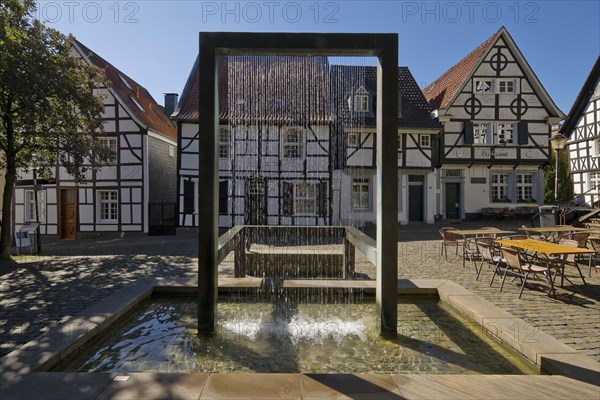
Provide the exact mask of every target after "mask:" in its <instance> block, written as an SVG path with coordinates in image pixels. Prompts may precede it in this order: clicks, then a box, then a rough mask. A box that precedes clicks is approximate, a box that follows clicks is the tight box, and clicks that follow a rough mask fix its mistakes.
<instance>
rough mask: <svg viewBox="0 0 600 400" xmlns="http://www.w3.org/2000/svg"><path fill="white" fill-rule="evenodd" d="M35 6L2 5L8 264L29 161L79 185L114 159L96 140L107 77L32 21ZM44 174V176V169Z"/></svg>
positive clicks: (0, 163) (0, 104)
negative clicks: (97, 91) (20, 179)
mask: <svg viewBox="0 0 600 400" xmlns="http://www.w3.org/2000/svg"><path fill="white" fill-rule="evenodd" d="M35 7H36V6H35V3H34V1H33V0H2V1H0V54H1V56H0V119H1V124H0V150H1V152H3V153H4V157H1V155H0V168H5V170H6V177H5V178H6V185H5V188H4V199H3V205H2V237H1V241H0V243H1V252H2V253H1V255H2V257H3V258H7V257H10V246H11V239H12V215H11V208H12V207H11V205H12V194H13V189H14V185H15V182H16V180H17V173H18V171H19V170H21V169H25V170H26V169H28V168H31V163H32V155H33V154H36V155H39V156H40V157H39V158H41V159H43V160H44V163H43V164H42V165H41V166H40V167H41V170H40V173H42V174H43V173H44V172H45V173H46V174H47V175H48V176H50V175H51V172H52V171H53V169H54V167H55V166H56V165H57V164H58V163H60V165H62V166H64V167H65V168H66V170H67V172H69V173H70V174H71V175H73V177H74V179H75V180H76V181H78V182H81V181H83V180H84V178H85V173H86V172H87V171H88V170H89V169H94V168H96V167H98V166H100V165H101V164H102V163H104V162H106V161H107V160H108V159H109V157H110V152H109V150H108V149H106V148H104V147H103V146H102V145H101V143H100V141H99V140H98V134H99V133H101V126H102V120H101V115H102V111H103V105H102V98H101V97H100V96H96V95H94V91H93V90H94V88H95V87H96V86H97V85H98V84H106V79H105V77H104V74H103V71H102V70H100V69H98V68H97V67H95V66H92V65H90V64H89V63H87V62H86V61H85V60H83V59H81V58H80V57H73V56H72V53H71V49H72V45H71V40H72V38H71V37H70V36H69V37H67V36H65V35H63V34H61V33H60V32H58V31H56V30H54V29H51V28H48V27H46V26H45V25H44V24H42V23H41V22H40V21H38V20H36V19H35V18H34V17H33V14H34V12H35ZM44 167H45V169H44Z"/></svg>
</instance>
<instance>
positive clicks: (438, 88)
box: [423, 27, 505, 110]
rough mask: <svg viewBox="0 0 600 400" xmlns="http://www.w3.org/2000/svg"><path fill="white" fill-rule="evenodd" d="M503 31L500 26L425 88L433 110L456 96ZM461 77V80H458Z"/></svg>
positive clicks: (424, 92) (443, 106) (424, 91)
mask: <svg viewBox="0 0 600 400" xmlns="http://www.w3.org/2000/svg"><path fill="white" fill-rule="evenodd" d="M503 31H505V28H504V27H502V28H500V29H499V30H498V31H496V32H495V33H494V34H493V35H492V36H490V37H489V38H488V39H486V40H485V41H484V42H483V43H481V44H480V45H479V46H477V47H476V48H475V49H474V50H473V51H471V52H470V53H469V54H467V55H466V56H465V57H463V58H462V59H461V60H460V61H458V62H457V63H456V64H454V65H453V66H451V67H450V68H448V69H447V70H446V72H444V73H443V74H442V75H440V76H439V77H438V78H437V79H436V80H435V81H433V82H432V83H430V84H429V85H427V86H426V87H425V89H423V94H424V95H425V98H426V100H427V101H428V102H429V106H430V108H431V109H432V110H435V109H438V108H445V106H446V105H447V104H448V102H449V101H450V99H452V97H453V96H454V93H455V92H456V89H457V87H458V86H460V85H461V84H462V83H463V82H464V80H465V79H466V77H467V76H469V75H470V74H471V73H472V72H473V69H474V68H475V66H476V65H477V64H478V63H477V62H478V61H479V60H480V59H481V57H482V56H483V55H484V53H485V51H486V50H487V49H488V48H489V46H490V45H491V43H492V42H493V41H494V39H495V38H496V37H497V36H498V35H499V34H501V33H502V32H503ZM463 68H464V69H466V71H464V72H463V71H462V70H461V69H463ZM455 75H457V76H455ZM459 78H460V80H458V79H459ZM449 89H453V90H449Z"/></svg>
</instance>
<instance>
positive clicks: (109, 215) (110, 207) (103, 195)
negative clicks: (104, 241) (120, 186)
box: [98, 190, 119, 222]
mask: <svg viewBox="0 0 600 400" xmlns="http://www.w3.org/2000/svg"><path fill="white" fill-rule="evenodd" d="M98 206H99V207H100V209H99V219H100V222H116V221H117V220H118V218H119V211H118V207H119V200H118V195H117V191H116V190H100V191H98Z"/></svg>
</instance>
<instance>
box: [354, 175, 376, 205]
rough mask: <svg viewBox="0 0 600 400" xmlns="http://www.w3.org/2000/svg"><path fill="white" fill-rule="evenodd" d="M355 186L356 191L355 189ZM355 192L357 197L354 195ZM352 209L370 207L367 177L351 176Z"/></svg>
mask: <svg viewBox="0 0 600 400" xmlns="http://www.w3.org/2000/svg"><path fill="white" fill-rule="evenodd" d="M357 188H358V192H357V191H355V189H357ZM357 193H358V197H356V196H355V195H356V194H357ZM365 195H366V196H365ZM357 200H358V201H357ZM352 209H353V210H370V209H371V182H370V179H369V178H352Z"/></svg>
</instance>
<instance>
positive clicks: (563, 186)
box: [544, 148, 573, 204]
mask: <svg viewBox="0 0 600 400" xmlns="http://www.w3.org/2000/svg"><path fill="white" fill-rule="evenodd" d="M568 153H569V152H568V151H567V148H565V149H564V150H561V151H560V155H559V159H558V169H559V174H558V204H563V203H565V202H567V201H569V200H572V199H573V181H572V180H571V175H570V173H569V154H568ZM555 169H556V154H555V152H554V151H552V155H551V156H550V164H549V165H548V166H547V167H546V168H544V203H545V204H554V176H555Z"/></svg>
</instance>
